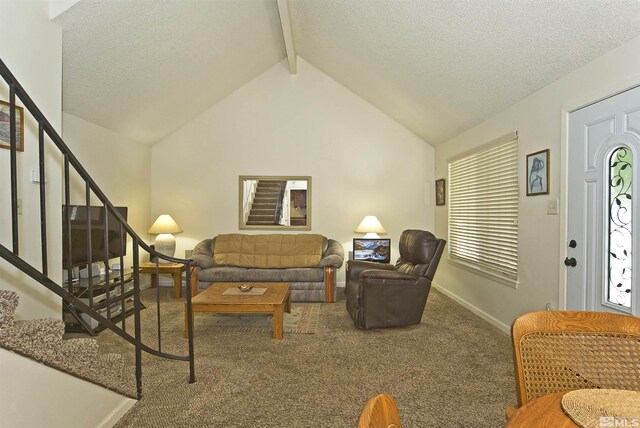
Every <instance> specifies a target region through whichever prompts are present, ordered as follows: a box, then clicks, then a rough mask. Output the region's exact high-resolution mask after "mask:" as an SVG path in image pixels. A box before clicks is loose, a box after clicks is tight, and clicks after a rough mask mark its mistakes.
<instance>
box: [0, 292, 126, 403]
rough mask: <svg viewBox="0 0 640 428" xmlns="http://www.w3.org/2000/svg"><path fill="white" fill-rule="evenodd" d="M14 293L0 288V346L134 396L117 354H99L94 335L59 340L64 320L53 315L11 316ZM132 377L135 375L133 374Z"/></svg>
mask: <svg viewBox="0 0 640 428" xmlns="http://www.w3.org/2000/svg"><path fill="white" fill-rule="evenodd" d="M17 306H18V295H17V294H16V293H15V292H13V291H9V290H0V347H3V348H5V349H8V350H10V351H13V352H16V353H18V354H20V355H23V356H25V357H27V358H31V359H33V360H36V361H39V362H41V363H43V364H46V365H48V366H50V367H53V368H56V369H58V370H61V371H64V372H66V373H68V374H70V375H73V376H76V377H79V378H81V379H84V380H87V381H89V382H93V383H96V384H99V385H102V386H104V387H106V388H108V389H111V390H113V391H116V392H118V393H120V394H123V395H126V396H129V397H132V398H134V397H135V395H136V394H135V390H136V388H135V382H134V383H133V385H131V382H130V381H129V380H128V378H125V377H124V362H123V358H122V355H119V354H105V355H100V354H99V346H98V342H97V341H96V340H95V339H94V338H72V339H66V340H63V335H64V321H62V320H56V319H36V320H15V319H14V314H15V310H16V307H17ZM134 379H135V378H134Z"/></svg>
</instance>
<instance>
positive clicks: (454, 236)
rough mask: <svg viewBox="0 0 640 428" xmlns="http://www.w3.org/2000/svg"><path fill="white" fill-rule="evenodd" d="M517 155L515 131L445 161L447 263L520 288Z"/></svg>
mask: <svg viewBox="0 0 640 428" xmlns="http://www.w3.org/2000/svg"><path fill="white" fill-rule="evenodd" d="M518 159H519V150H518V134H517V133H516V132H514V133H510V134H508V135H505V136H504V137H501V138H498V139H496V140H494V141H492V142H490V143H488V144H486V145H484V146H482V147H480V148H478V149H475V150H474V151H472V152H467V153H464V154H462V155H460V156H457V157H455V158H452V159H449V160H448V187H449V191H448V193H449V195H448V196H449V201H448V208H449V209H448V216H447V218H448V243H447V248H448V252H447V258H448V260H449V261H451V262H453V263H455V264H457V265H459V266H460V267H463V268H465V269H468V270H471V271H473V272H474V273H477V274H479V275H482V276H485V277H488V278H490V279H492V280H495V281H497V282H500V283H501V284H505V285H508V286H510V287H513V288H516V287H517V286H518V205H519V196H520V195H519V188H520V186H519V164H520V162H519V160H518Z"/></svg>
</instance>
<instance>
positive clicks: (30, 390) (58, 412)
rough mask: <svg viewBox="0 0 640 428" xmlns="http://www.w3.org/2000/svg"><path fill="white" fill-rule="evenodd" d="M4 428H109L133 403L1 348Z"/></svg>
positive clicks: (0, 407) (0, 409)
mask: <svg viewBox="0 0 640 428" xmlns="http://www.w3.org/2000/svg"><path fill="white" fill-rule="evenodd" d="M0 361H2V364H0V379H2V388H0V414H1V415H2V420H1V422H0V426H3V427H48V428H56V427H59V428H72V427H77V428H85V427H102V428H106V427H111V426H113V425H115V423H116V422H117V421H118V420H119V419H120V418H121V417H122V416H124V414H125V413H126V412H127V411H128V410H129V409H131V407H133V405H134V404H136V400H133V399H131V398H127V397H124V396H122V395H120V394H117V393H115V392H113V391H110V390H108V389H105V388H103V387H101V386H98V385H95V384H93V383H91V382H87V381H84V380H81V379H78V378H76V377H74V376H69V375H68V374H66V373H63V372H61V371H58V370H56V369H52V368H50V367H47V366H45V365H44V364H40V363H39V362H37V361H33V360H31V359H29V358H25V357H22V356H20V355H18V354H15V353H13V352H10V351H7V350H6V349H1V348H0Z"/></svg>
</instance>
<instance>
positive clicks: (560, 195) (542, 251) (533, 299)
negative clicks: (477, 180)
mask: <svg viewBox="0 0 640 428" xmlns="http://www.w3.org/2000/svg"><path fill="white" fill-rule="evenodd" d="M638 52H640V38H636V39H634V40H632V41H631V42H629V43H627V44H625V45H623V46H621V47H619V48H618V49H615V50H613V51H611V52H609V53H607V54H605V55H604V56H602V57H600V58H598V59H596V60H595V61H593V62H591V63H589V64H587V65H585V66H584V67H582V68H580V69H578V70H576V71H575V72H573V73H571V74H570V75H568V76H566V77H564V78H562V79H560V80H558V81H556V82H554V83H553V84H551V85H549V86H547V87H545V88H542V89H541V90H539V91H537V92H535V93H533V94H531V95H530V96H528V97H526V98H525V99H523V100H522V101H520V102H519V103H517V104H516V105H514V106H513V107H511V108H509V109H507V110H505V111H503V112H502V113H499V114H497V115H495V116H493V117H492V118H490V119H489V120H487V121H485V122H484V123H482V124H480V125H478V126H476V127H475V128H473V129H471V130H469V131H467V132H465V133H463V134H461V135H459V136H457V137H455V138H453V139H451V140H450V141H448V142H446V143H444V144H442V145H439V146H438V147H437V148H436V177H437V178H443V177H447V160H448V159H450V158H451V157H454V156H456V155H458V154H460V153H464V152H466V151H468V150H472V149H474V148H475V147H478V146H480V145H482V144H484V143H486V142H489V141H491V140H493V139H495V138H497V137H500V136H502V135H504V134H506V133H508V132H511V131H515V130H517V131H518V132H519V144H520V189H521V195H520V200H519V203H520V207H519V211H520V215H519V234H518V239H519V263H518V269H519V274H518V275H519V281H520V285H519V287H518V288H517V289H513V288H510V287H508V286H505V285H502V284H500V283H497V282H494V281H492V280H490V279H487V278H485V277H482V276H479V275H476V274H474V273H471V272H469V271H466V270H464V269H461V268H459V267H457V266H456V265H454V264H452V263H450V262H449V261H447V260H446V258H443V260H442V261H441V263H440V267H439V269H438V273H437V275H436V281H435V283H436V284H437V286H438V287H440V288H442V289H443V290H444V291H445V292H447V293H448V294H450V295H451V296H452V297H455V298H457V299H459V301H461V302H462V303H464V304H466V305H467V306H469V307H471V308H473V309H474V310H476V311H477V312H479V313H483V314H484V315H485V316H486V317H487V318H488V319H489V320H491V321H492V322H493V323H494V324H496V325H498V326H499V327H501V328H502V329H503V330H504V331H508V328H509V326H510V325H511V323H512V321H513V319H514V318H515V317H517V316H518V315H520V314H521V313H524V312H528V311H534V310H544V309H545V304H546V303H547V302H548V303H551V304H552V306H553V307H554V308H561V309H562V305H563V303H564V298H563V295H562V293H561V290H563V288H562V287H563V281H564V276H565V267H564V265H563V264H562V260H563V259H564V257H565V252H564V251H565V250H564V248H565V247H566V246H565V242H566V237H565V234H566V233H565V229H564V226H565V220H564V218H563V215H547V214H546V202H547V200H551V199H560V209H561V210H565V209H566V206H565V205H566V204H565V190H564V185H565V184H564V183H565V180H564V174H565V172H566V168H565V165H566V163H567V160H566V159H565V158H564V150H565V149H566V139H565V137H564V133H565V129H564V125H563V118H564V117H566V112H567V111H569V110H572V109H576V108H578V107H581V106H583V105H584V104H586V103H589V102H593V101H596V100H598V99H599V98H602V97H605V96H607V95H611V94H613V93H615V92H617V91H620V90H624V89H627V88H628V87H630V86H632V85H633V84H640V56H638ZM546 148H549V149H550V150H551V155H550V167H551V177H550V194H549V195H542V196H530V197H527V196H526V191H525V190H526V189H525V183H526V178H525V172H524V165H525V156H526V155H527V154H528V153H533V152H536V151H538V150H542V149H546ZM435 211H436V231H437V235H439V236H447V207H446V206H445V207H436V209H435Z"/></svg>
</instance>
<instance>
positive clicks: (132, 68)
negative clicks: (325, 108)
mask: <svg viewBox="0 0 640 428" xmlns="http://www.w3.org/2000/svg"><path fill="white" fill-rule="evenodd" d="M280 1H284V2H286V0H280ZM288 5H289V9H290V19H291V21H290V22H291V25H292V32H293V41H294V44H295V51H296V53H297V55H299V56H300V57H302V58H304V60H306V61H307V62H309V63H311V64H312V65H314V66H315V67H316V68H318V69H320V70H321V71H323V72H324V73H326V74H327V75H329V76H330V77H332V78H333V79H335V80H336V81H337V82H339V83H340V84H342V85H343V86H345V87H346V88H348V89H349V90H351V91H352V92H354V93H356V94H357V95H359V96H360V97H362V98H363V99H365V100H367V101H368V102H369V103H371V104H372V105H374V106H375V107H377V108H378V109H380V110H381V111H383V112H384V113H386V114H387V115H389V116H390V117H392V118H394V119H395V120H396V121H398V122H399V123H401V124H402V125H404V126H405V127H406V128H408V129H409V130H411V131H412V132H414V133H415V134H416V135H418V136H419V137H421V138H422V139H424V140H425V141H426V142H428V143H431V144H434V145H437V144H440V143H442V142H444V141H447V140H448V139H449V138H451V137H453V136H455V135H457V134H458V133H460V132H463V131H465V130H466V129H469V128H471V127H473V126H474V125H476V124H478V123H480V122H481V121H483V120H485V119H487V118H488V117H490V116H492V115H493V114H495V113H497V112H499V111H501V110H503V109H505V108H507V107H509V106H510V105H512V104H514V103H516V102H517V101H519V100H521V99H522V98H524V97H525V96H527V95H528V94H530V93H532V92H534V91H535V90H537V89H539V88H541V87H544V86H546V85H548V84H549V83H551V82H553V81H555V80H557V79H558V78H560V77H562V76H564V75H566V74H568V73H570V72H571V71H573V70H575V69H577V68H579V67H580V66H582V65H584V64H586V63H587V62H589V61H591V60H593V59H595V58H596V57H598V56H600V55H602V54H604V53H605V52H607V51H609V50H612V49H614V48H615V47H617V46H619V45H621V44H623V43H625V42H627V41H629V40H630V39H632V38H634V37H637V36H640V1H638V0H607V1H604V0H288ZM285 19H286V17H285ZM55 22H57V23H58V24H59V25H60V26H61V27H62V30H63V110H64V111H65V112H67V113H70V114H73V115H75V116H78V117H80V118H83V119H85V120H88V121H90V122H93V123H95V124H97V125H100V126H102V127H105V128H108V129H111V130H113V131H115V132H118V133H120V134H122V135H125V136H127V137H129V138H131V139H133V140H136V141H139V142H142V143H146V144H153V143H155V142H157V141H159V140H160V139H162V138H163V137H165V136H166V135H168V134H170V133H171V132H173V131H174V130H176V129H178V128H179V127H181V126H182V125H184V124H185V123H186V122H188V121H189V120H190V119H192V118H193V117H195V116H196V115H198V114H199V113H201V112H202V111H204V110H206V109H207V108H208V107H210V106H211V105H213V104H215V103H216V102H218V101H220V100H221V99H222V98H224V97H225V96H227V95H229V94H230V93H232V92H233V91H234V90H236V89H238V88H239V87H241V86H242V85H244V84H245V83H247V82H249V81H250V80H252V79H253V78H255V77H256V76H258V75H259V74H261V73H262V72H264V71H265V70H267V69H268V68H269V67H271V66H273V65H275V64H276V63H278V62H279V61H281V60H283V59H284V58H286V55H287V54H286V50H285V42H284V38H283V26H282V25H281V21H280V15H279V12H278V5H277V3H276V0H135V1H132V0H82V1H80V2H79V3H77V4H75V5H74V6H72V7H71V8H70V9H68V10H67V11H65V12H64V13H63V14H62V15H60V16H58V17H57V18H56V19H55ZM285 35H286V26H285Z"/></svg>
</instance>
